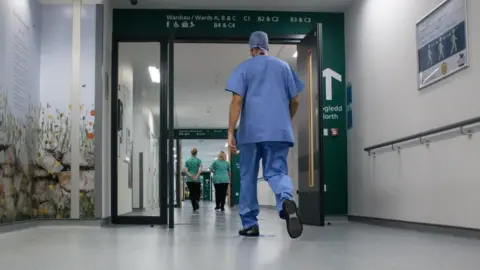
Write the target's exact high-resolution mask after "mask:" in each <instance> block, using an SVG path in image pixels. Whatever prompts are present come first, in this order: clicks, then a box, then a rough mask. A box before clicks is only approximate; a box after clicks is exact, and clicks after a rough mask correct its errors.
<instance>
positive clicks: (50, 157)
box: [0, 0, 95, 224]
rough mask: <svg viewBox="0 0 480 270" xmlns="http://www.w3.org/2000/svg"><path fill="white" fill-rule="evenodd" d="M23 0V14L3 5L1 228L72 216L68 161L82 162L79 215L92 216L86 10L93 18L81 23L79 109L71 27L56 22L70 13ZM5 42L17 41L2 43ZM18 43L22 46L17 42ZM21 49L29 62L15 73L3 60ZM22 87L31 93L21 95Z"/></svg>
mask: <svg viewBox="0 0 480 270" xmlns="http://www.w3.org/2000/svg"><path fill="white" fill-rule="evenodd" d="M24 1H26V2H29V5H25V6H22V8H23V9H25V10H18V7H16V6H15V4H12V3H13V2H9V1H1V3H0V50H1V51H0V224H5V223H12V222H15V221H22V220H30V219H42V218H46V219H64V218H71V205H72V201H71V192H72V191H71V186H72V185H71V180H72V175H71V162H72V155H75V156H76V158H79V160H80V175H79V181H80V190H79V192H80V194H79V205H80V206H79V217H80V218H94V217H95V212H94V209H95V198H94V187H95V183H94V181H95V179H94V174H95V166H94V159H95V158H94V157H95V147H94V141H95V140H94V138H95V131H94V124H95V104H94V94H95V89H94V86H95V83H93V82H94V80H95V71H94V68H92V67H95V64H94V62H95V49H93V50H92V49H91V48H92V47H93V48H95V45H94V44H95V42H93V45H92V44H91V42H88V41H90V40H91V39H93V40H94V39H95V6H94V5H91V6H90V7H86V9H85V11H86V12H87V13H88V12H90V14H88V16H84V17H83V18H82V27H84V26H85V27H84V29H83V30H82V40H84V39H85V40H86V41H87V42H85V46H84V47H82V63H81V65H82V67H81V73H82V74H81V80H82V85H81V88H80V89H81V91H82V93H81V101H80V103H81V104H82V105H80V106H79V108H72V106H71V105H69V101H70V96H71V95H70V94H71V71H70V69H71V43H66V42H64V41H65V40H70V41H71V36H72V35H71V29H72V28H71V25H68V23H67V25H64V26H62V27H63V28H62V29H66V30H68V31H70V32H69V33H66V32H62V29H59V27H58V25H59V24H60V25H61V24H62V23H61V22H58V21H57V20H61V19H62V18H60V17H62V16H61V14H65V13H62V12H59V11H60V9H69V8H71V7H69V6H68V5H40V4H39V3H38V2H37V0H24ZM7 2H9V3H7ZM16 8H17V10H16ZM12 14H13V15H12ZM55 14H60V16H57V17H55V16H56V15H55ZM13 17H18V18H16V19H17V20H21V21H20V22H16V21H15V20H13V19H12V18H13ZM63 20H68V18H66V17H65V16H63ZM92 20H93V21H92ZM16 23H20V24H21V25H22V27H29V29H28V31H25V33H28V35H26V36H24V37H22V38H23V39H20V38H17V37H16V36H15V35H16V34H15V31H13V30H15V27H14V25H15V24H16ZM92 25H93V27H92ZM3 26H5V27H3ZM10 28H11V29H10ZM92 28H93V31H91V30H92ZM12 29H13V30H12ZM85 29H86V30H87V31H85ZM42 31H43V32H42ZM44 31H49V32H47V33H46V32H44ZM17 32H18V31H17ZM52 33H54V34H52ZM59 33H60V34H59ZM55 34H57V36H55ZM43 35H44V36H43ZM58 35H62V36H61V37H58ZM10 36H12V37H15V39H13V38H10V39H6V38H3V37H10ZM13 40H15V41H13ZM18 40H20V41H21V42H23V43H25V44H27V45H22V44H15V42H17V41H18ZM55 42H56V43H55ZM19 46H20V47H21V46H23V47H25V48H26V49H25V51H24V53H25V55H24V56H23V57H25V58H26V59H27V60H28V61H27V60H26V61H25V62H28V64H26V65H25V67H24V70H22V73H15V72H18V66H17V65H18V64H16V63H15V61H16V60H18V59H16V58H15V57H16V56H14V57H10V58H9V57H8V55H10V54H12V52H17V51H18V47H19ZM62 52H65V53H63V54H62ZM68 54H70V58H68ZM3 56H6V57H3ZM27 56H28V57H27ZM15 69H17V70H15ZM9 70H10V71H9ZM11 70H13V71H11ZM23 81H25V82H27V83H23ZM19 83H22V84H24V85H26V86H28V87H25V90H23V89H20V88H19V86H17V85H16V84H19ZM25 93H26V94H25ZM20 94H21V95H23V96H26V97H27V98H23V99H20V98H19V97H20ZM20 100H23V101H22V103H21V102H20ZM21 105H22V106H21ZM19 108H22V110H19ZM25 108H26V109H25ZM72 110H79V111H80V119H72V117H71V115H72V113H71V112H72ZM19 111H20V112H21V113H19ZM74 124H78V125H79V129H80V134H79V135H78V138H79V140H80V153H72V152H71V139H72V134H71V129H72V125H74Z"/></svg>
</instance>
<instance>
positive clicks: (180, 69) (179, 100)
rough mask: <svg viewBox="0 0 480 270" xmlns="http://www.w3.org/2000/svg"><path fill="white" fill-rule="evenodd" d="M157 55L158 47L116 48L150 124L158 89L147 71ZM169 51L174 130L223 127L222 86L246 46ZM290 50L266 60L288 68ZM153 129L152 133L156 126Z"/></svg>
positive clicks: (274, 48)
mask: <svg viewBox="0 0 480 270" xmlns="http://www.w3.org/2000/svg"><path fill="white" fill-rule="evenodd" d="M159 51H160V44H159V43H121V44H120V45H119V54H120V55H119V58H120V59H119V66H125V65H132V67H133V71H134V79H133V81H134V89H133V91H142V94H141V95H142V104H141V106H142V107H143V108H148V109H149V110H150V111H151V112H152V114H153V116H154V118H155V123H158V121H159V120H158V119H159V113H160V106H159V100H160V94H159V89H160V85H159V84H156V83H153V82H152V80H151V78H150V75H149V72H148V67H149V66H156V67H158V66H159V62H160V54H159ZM174 51H175V53H174V75H175V77H174V100H175V103H174V109H175V127H176V128H227V125H228V110H229V106H230V99H231V94H230V93H228V92H226V91H225V84H226V81H227V78H228V76H229V75H230V73H231V72H232V71H233V69H234V68H235V67H236V66H237V65H238V64H240V63H241V62H243V61H244V60H246V59H248V58H249V54H248V45H246V44H207V43H203V44H198V43H197V44H187V43H179V44H175V47H174ZM295 51H296V46H295V45H271V47H270V55H273V56H277V57H279V58H280V59H283V60H285V61H287V62H288V63H289V64H290V65H291V66H292V67H293V68H295V67H296V58H294V57H293V54H294V53H295ZM137 105H138V104H137ZM137 105H135V106H137ZM155 130H156V132H155V133H156V134H158V133H157V132H158V126H156V127H155Z"/></svg>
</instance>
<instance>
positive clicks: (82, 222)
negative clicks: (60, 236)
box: [0, 217, 111, 233]
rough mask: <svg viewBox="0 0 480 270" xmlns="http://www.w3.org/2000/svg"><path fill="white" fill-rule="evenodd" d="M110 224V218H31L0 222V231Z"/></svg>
mask: <svg viewBox="0 0 480 270" xmlns="http://www.w3.org/2000/svg"><path fill="white" fill-rule="evenodd" d="M110 224H111V218H110V217H108V218H101V219H100V218H99V219H33V220H25V221H16V222H13V223H4V224H0V233H6V232H12V231H18V230H25V229H31V228H36V227H51V226H93V227H106V226H109V225H110Z"/></svg>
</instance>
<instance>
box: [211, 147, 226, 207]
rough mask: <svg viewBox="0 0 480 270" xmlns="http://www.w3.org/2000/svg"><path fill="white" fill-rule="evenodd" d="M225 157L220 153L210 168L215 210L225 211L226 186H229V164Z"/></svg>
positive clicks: (223, 153)
mask: <svg viewBox="0 0 480 270" xmlns="http://www.w3.org/2000/svg"><path fill="white" fill-rule="evenodd" d="M226 159H227V155H226V154H225V152H223V151H221V152H220V154H218V158H217V160H215V161H214V162H213V163H212V165H211V166H210V171H212V172H213V185H214V187H215V204H216V206H215V210H221V211H222V212H223V211H225V198H226V197H227V190H228V185H229V184H230V163H228V161H227V160H226Z"/></svg>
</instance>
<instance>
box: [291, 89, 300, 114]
mask: <svg viewBox="0 0 480 270" xmlns="http://www.w3.org/2000/svg"><path fill="white" fill-rule="evenodd" d="M298 106H300V99H299V98H298V95H297V96H295V97H294V98H292V99H291V100H290V119H292V120H293V117H295V114H296V113H297V110H298Z"/></svg>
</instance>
